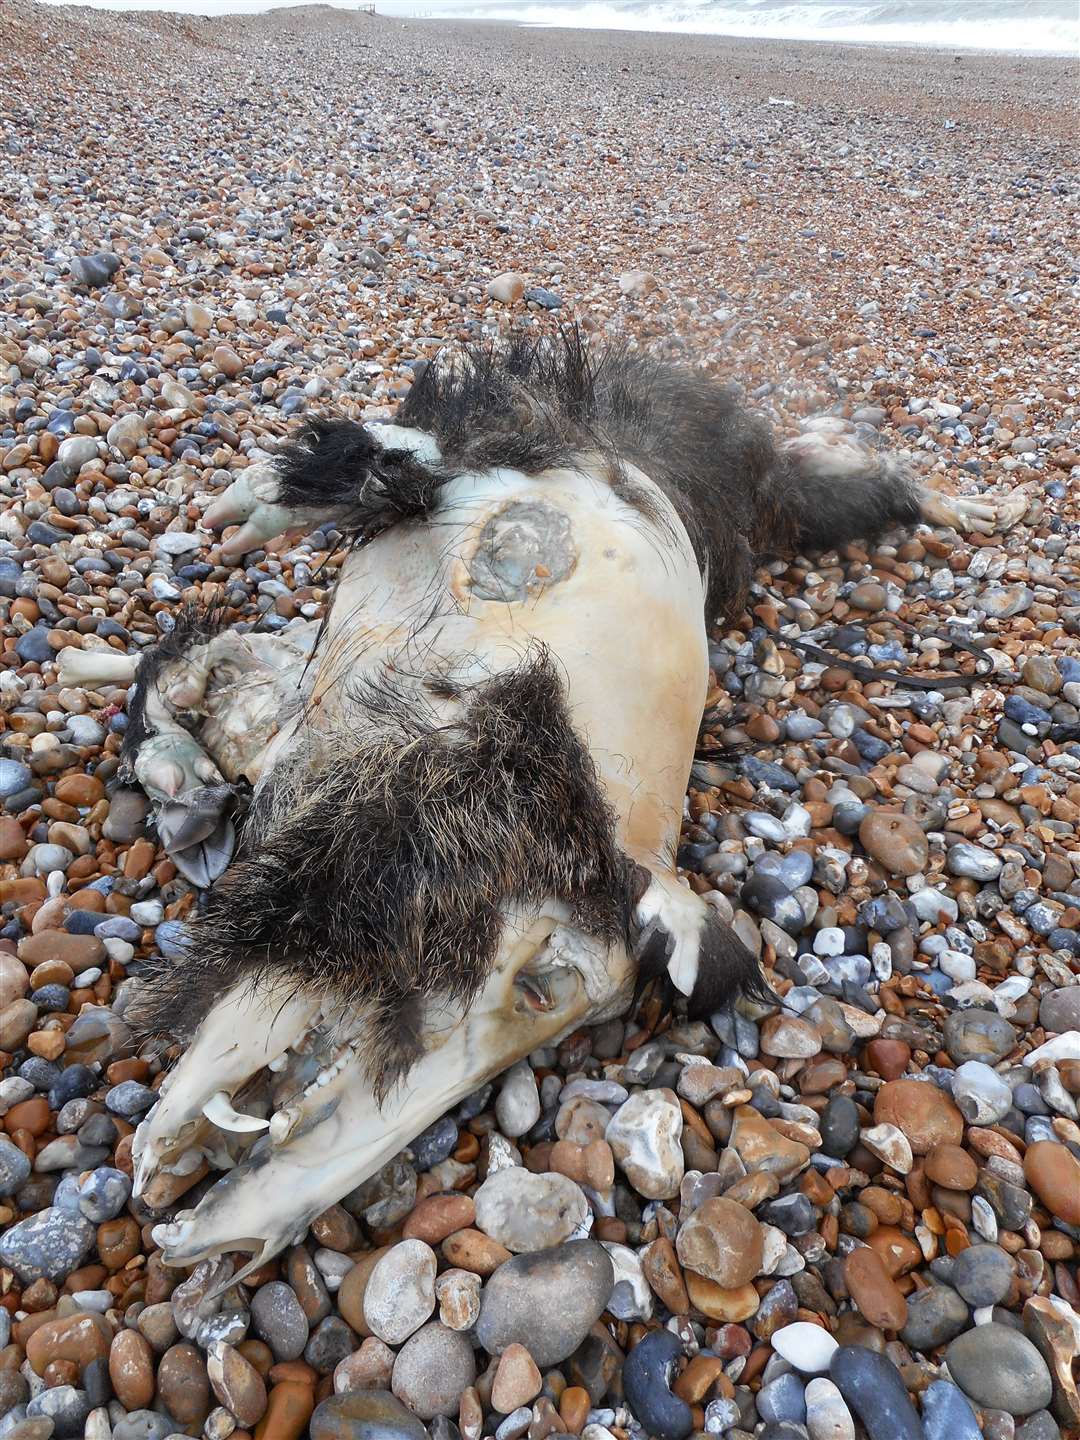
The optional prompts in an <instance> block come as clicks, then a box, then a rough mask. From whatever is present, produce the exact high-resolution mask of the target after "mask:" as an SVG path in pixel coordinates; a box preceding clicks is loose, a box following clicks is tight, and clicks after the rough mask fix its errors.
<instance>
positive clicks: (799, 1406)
mask: <svg viewBox="0 0 1080 1440" xmlns="http://www.w3.org/2000/svg"><path fill="white" fill-rule="evenodd" d="M805 1391H806V1385H805V1384H804V1382H803V1381H802V1380H801V1379H800V1378H799V1376H798V1375H796V1374H795V1373H794V1372H793V1371H792V1372H791V1373H790V1374H787V1375H778V1376H777V1378H776V1379H775V1380H770V1381H769V1383H768V1384H767V1385H763V1386H762V1387H761V1389H760V1390H759V1391H758V1395H757V1411H758V1414H759V1415H760V1416H761V1418H762V1420H773V1421H776V1420H792V1421H794V1422H795V1424H796V1425H802V1424H804V1423H805V1421H806V1400H805V1398H804V1395H805Z"/></svg>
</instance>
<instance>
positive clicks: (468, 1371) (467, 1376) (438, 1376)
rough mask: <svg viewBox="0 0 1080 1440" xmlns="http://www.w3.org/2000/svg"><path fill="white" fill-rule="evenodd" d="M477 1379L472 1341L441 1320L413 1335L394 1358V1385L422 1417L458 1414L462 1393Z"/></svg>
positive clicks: (401, 1397)
mask: <svg viewBox="0 0 1080 1440" xmlns="http://www.w3.org/2000/svg"><path fill="white" fill-rule="evenodd" d="M475 1379H476V1359H475V1357H474V1355H473V1348H472V1345H471V1344H470V1343H469V1340H468V1338H467V1337H466V1336H465V1335H464V1334H463V1333H462V1332H461V1331H460V1330H451V1329H449V1328H448V1327H447V1326H446V1325H443V1324H442V1323H441V1322H440V1321H438V1320H432V1321H431V1322H430V1323H429V1324H427V1325H424V1326H422V1327H421V1328H420V1329H419V1330H417V1332H416V1334H415V1335H411V1336H410V1337H409V1339H408V1340H406V1342H405V1344H404V1345H403V1346H402V1347H401V1349H400V1351H399V1352H398V1356H397V1359H396V1360H395V1361H394V1373H393V1378H392V1380H391V1389H392V1390H393V1392H394V1394H395V1395H396V1396H397V1398H398V1399H399V1400H401V1401H402V1402H403V1403H404V1404H406V1405H407V1406H408V1407H409V1409H410V1410H411V1411H412V1412H413V1414H414V1415H419V1416H420V1418H421V1420H432V1419H434V1417H435V1416H436V1415H456V1414H457V1412H458V1407H459V1405H460V1402H461V1394H462V1391H463V1390H466V1389H467V1388H468V1387H469V1386H470V1385H471V1384H472V1383H473V1381H474V1380H475Z"/></svg>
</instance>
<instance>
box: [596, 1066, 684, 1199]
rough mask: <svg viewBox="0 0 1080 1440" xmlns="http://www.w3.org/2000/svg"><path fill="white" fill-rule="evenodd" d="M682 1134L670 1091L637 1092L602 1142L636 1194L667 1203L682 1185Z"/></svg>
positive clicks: (621, 1108)
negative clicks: (607, 1146) (608, 1147)
mask: <svg viewBox="0 0 1080 1440" xmlns="http://www.w3.org/2000/svg"><path fill="white" fill-rule="evenodd" d="M682 1130H683V1119H682V1111H681V1110H680V1108H679V1102H678V1097H677V1096H676V1095H675V1094H674V1093H673V1092H672V1091H670V1090H666V1089H659V1090H638V1091H635V1093H634V1094H633V1095H631V1096H630V1098H629V1099H628V1100H626V1101H625V1102H624V1103H623V1104H622V1105H620V1106H619V1108H618V1110H616V1112H615V1114H614V1115H613V1116H612V1117H611V1121H610V1123H609V1124H608V1126H607V1129H606V1132H605V1135H604V1138H605V1140H606V1141H607V1143H608V1144H609V1145H610V1146H611V1151H612V1154H613V1155H614V1156H615V1160H616V1163H617V1164H618V1166H619V1168H620V1169H621V1170H622V1172H623V1174H624V1175H625V1176H626V1178H627V1180H629V1182H630V1184H631V1185H633V1187H634V1189H635V1190H637V1192H638V1194H640V1195H644V1196H645V1197H646V1198H647V1199H650V1200H667V1199H670V1198H671V1197H672V1196H673V1195H677V1194H678V1191H679V1186H680V1184H681V1183H682V1178H683V1170H684V1158H683V1151H682V1146H681V1144H680V1141H681V1139H682Z"/></svg>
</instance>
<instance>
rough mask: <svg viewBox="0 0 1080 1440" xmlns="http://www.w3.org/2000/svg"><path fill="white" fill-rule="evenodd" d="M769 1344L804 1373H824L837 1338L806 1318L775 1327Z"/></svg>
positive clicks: (833, 1351)
mask: <svg viewBox="0 0 1080 1440" xmlns="http://www.w3.org/2000/svg"><path fill="white" fill-rule="evenodd" d="M769 1344H770V1345H771V1346H772V1348H773V1349H774V1350H775V1351H776V1353H777V1354H778V1355H779V1356H780V1357H781V1358H782V1359H784V1360H786V1361H787V1362H788V1364H789V1365H794V1367H795V1369H796V1370H798V1371H800V1372H801V1374H803V1375H824V1374H825V1373H826V1371H827V1370H828V1368H829V1362H830V1361H831V1360H832V1357H833V1355H834V1354H835V1352H836V1341H835V1340H834V1339H833V1337H832V1336H831V1335H830V1334H829V1332H828V1331H827V1330H825V1329H824V1328H823V1327H822V1326H820V1325H815V1324H813V1323H812V1322H811V1321H809V1320H796V1321H795V1323H794V1324H792V1325H784V1326H782V1327H781V1328H780V1329H779V1330H774V1331H773V1333H772V1335H771V1336H770V1337H769Z"/></svg>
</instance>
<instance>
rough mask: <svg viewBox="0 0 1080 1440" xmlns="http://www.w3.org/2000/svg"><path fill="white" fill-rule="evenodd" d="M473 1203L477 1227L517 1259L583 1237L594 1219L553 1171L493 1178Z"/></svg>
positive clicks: (575, 1190) (579, 1194) (516, 1168)
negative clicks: (579, 1235) (590, 1221)
mask: <svg viewBox="0 0 1080 1440" xmlns="http://www.w3.org/2000/svg"><path fill="white" fill-rule="evenodd" d="M473 1203H474V1205H475V1206H476V1223H477V1226H478V1227H479V1228H480V1229H481V1230H482V1231H483V1232H484V1234H485V1235H489V1236H490V1237H491V1239H493V1240H497V1241H498V1242H499V1244H500V1245H505V1246H506V1248H507V1250H510V1251H513V1252H514V1253H515V1254H517V1253H520V1252H521V1251H526V1250H544V1249H547V1248H548V1247H549V1246H552V1245H560V1244H561V1243H562V1242H563V1241H564V1240H568V1239H570V1237H571V1236H573V1235H575V1234H580V1233H583V1230H584V1227H585V1224H586V1218H587V1217H588V1216H589V1214H590V1211H589V1202H588V1200H587V1199H586V1198H585V1195H584V1192H583V1191H582V1189H581V1187H580V1186H579V1185H575V1184H574V1182H573V1180H570V1179H569V1178H568V1177H567V1176H565V1175H559V1174H556V1173H554V1172H551V1171H549V1172H547V1173H545V1174H542V1175H534V1174H533V1173H532V1172H531V1171H529V1170H525V1169H523V1168H522V1167H521V1166H520V1165H511V1166H508V1167H507V1168H506V1169H505V1170H497V1171H496V1172H495V1174H494V1175H489V1176H488V1178H487V1179H486V1180H485V1181H484V1183H483V1185H481V1186H480V1188H479V1190H477V1192H476V1195H475V1196H474V1197H473ZM385 1338H386V1337H385V1336H383V1339H385Z"/></svg>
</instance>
